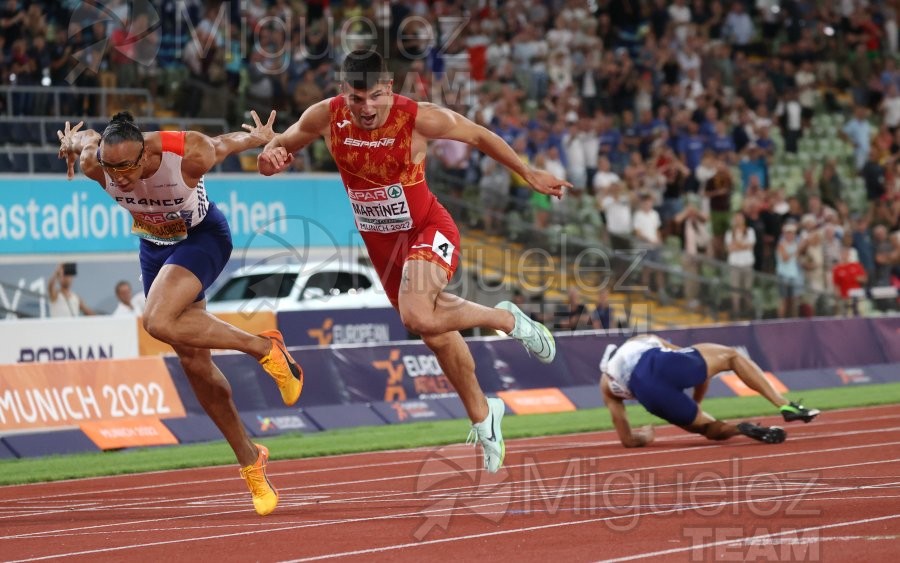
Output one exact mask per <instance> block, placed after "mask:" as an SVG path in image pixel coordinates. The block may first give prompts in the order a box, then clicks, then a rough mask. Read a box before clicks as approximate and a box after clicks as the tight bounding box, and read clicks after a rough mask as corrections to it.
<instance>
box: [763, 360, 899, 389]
mask: <svg viewBox="0 0 900 563" xmlns="http://www.w3.org/2000/svg"><path fill="white" fill-rule="evenodd" d="M778 379H780V380H781V382H782V383H784V384H785V385H786V386H787V387H788V389H790V390H791V391H804V390H807V389H821V388H823V387H844V386H851V385H869V384H875V383H897V382H898V381H900V364H898V363H890V364H879V365H867V366H859V367H839V368H820V369H805V370H797V371H786V372H783V373H779V374H778Z"/></svg>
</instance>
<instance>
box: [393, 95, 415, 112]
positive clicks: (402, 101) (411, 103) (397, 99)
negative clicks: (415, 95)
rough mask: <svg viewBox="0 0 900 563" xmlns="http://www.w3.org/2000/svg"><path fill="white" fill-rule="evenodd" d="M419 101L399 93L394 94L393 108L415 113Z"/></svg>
mask: <svg viewBox="0 0 900 563" xmlns="http://www.w3.org/2000/svg"><path fill="white" fill-rule="evenodd" d="M419 107H420V103H419V102H417V101H415V100H413V99H410V98H407V97H406V96H403V95H401V94H394V108H396V109H397V111H400V112H403V113H409V114H412V115H414V116H415V115H417V114H418V113H419Z"/></svg>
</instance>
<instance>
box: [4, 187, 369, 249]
mask: <svg viewBox="0 0 900 563" xmlns="http://www.w3.org/2000/svg"><path fill="white" fill-rule="evenodd" d="M206 186H207V190H208V193H209V198H210V200H212V201H214V202H215V203H216V205H217V206H218V207H219V209H220V210H221V211H222V212H223V213H224V214H225V217H226V218H227V219H228V224H229V225H230V226H231V231H232V236H233V238H234V247H235V249H236V251H237V250H238V249H251V248H252V249H263V248H264V249H269V248H277V249H283V250H285V251H288V252H292V253H295V254H302V252H303V251H302V249H306V248H313V247H329V248H343V247H348V246H359V245H360V244H361V240H362V239H361V238H360V237H359V234H358V233H357V230H356V224H355V222H354V220H353V215H352V213H351V212H350V204H349V202H348V200H347V194H346V191H345V190H344V187H343V184H342V183H341V181H340V177H339V176H338V175H337V174H303V175H294V176H291V175H279V176H275V177H271V178H266V177H264V176H259V175H246V174H241V175H238V174H212V175H209V176H208V177H207V183H206ZM137 248H138V239H137V237H134V236H132V235H131V216H130V215H129V214H128V213H127V212H126V211H125V210H124V209H123V208H122V207H120V206H119V205H118V204H116V202H115V201H113V200H112V198H110V197H109V196H108V195H106V193H105V192H104V191H103V189H102V188H101V187H100V186H99V184H97V183H96V182H94V181H92V180H88V179H86V178H84V177H80V176H79V177H77V178H76V179H74V180H72V181H68V180H66V178H65V177H63V176H59V175H52V176H51V175H46V176H44V175H27V176H20V175H16V176H0V253H3V254H61V253H72V252H79V253H89V252H123V251H133V250H136V249H137Z"/></svg>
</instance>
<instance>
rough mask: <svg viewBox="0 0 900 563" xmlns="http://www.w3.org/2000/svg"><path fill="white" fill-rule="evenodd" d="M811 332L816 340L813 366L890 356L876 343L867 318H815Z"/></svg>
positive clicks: (880, 359) (882, 360)
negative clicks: (833, 320) (817, 362)
mask: <svg viewBox="0 0 900 563" xmlns="http://www.w3.org/2000/svg"><path fill="white" fill-rule="evenodd" d="M810 326H811V328H812V333H813V335H814V337H815V339H816V340H817V341H818V342H820V343H821V344H820V347H819V349H818V350H817V352H818V354H817V355H818V357H819V360H820V363H819V365H817V366H807V367H828V366H858V365H868V364H882V363H885V362H889V361H890V360H889V359H888V358H887V356H885V354H884V350H883V349H879V346H877V342H878V340H877V336H876V334H875V328H874V326H873V325H872V323H870V322H869V320H868V319H842V320H841V321H840V322H830V321H828V320H822V319H815V320H811V321H810Z"/></svg>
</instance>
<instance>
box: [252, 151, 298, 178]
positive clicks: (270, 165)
mask: <svg viewBox="0 0 900 563" xmlns="http://www.w3.org/2000/svg"><path fill="white" fill-rule="evenodd" d="M292 162H294V155H293V154H292V153H289V152H287V149H285V148H284V147H273V148H266V149H265V150H264V151H263V152H261V153H259V156H258V157H257V158H256V167H257V169H258V170H259V173H260V174H262V175H263V176H271V175H272V174H278V173H279V172H281V171H283V170H284V169H285V168H287V167H288V166H290V165H291V163H292Z"/></svg>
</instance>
